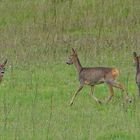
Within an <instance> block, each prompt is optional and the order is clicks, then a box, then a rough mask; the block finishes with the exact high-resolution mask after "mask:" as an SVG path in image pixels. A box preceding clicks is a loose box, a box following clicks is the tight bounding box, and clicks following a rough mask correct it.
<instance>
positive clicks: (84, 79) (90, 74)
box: [66, 49, 131, 105]
mask: <svg viewBox="0 0 140 140" xmlns="http://www.w3.org/2000/svg"><path fill="white" fill-rule="evenodd" d="M66 63H67V64H69V65H70V64H74V65H75V67H76V69H77V71H78V76H79V82H80V86H79V88H78V90H77V91H76V93H75V94H74V95H73V97H72V100H71V102H70V105H72V104H73V102H74V100H75V97H76V96H77V94H78V93H79V92H80V90H82V88H83V87H84V85H90V86H91V92H90V95H91V97H92V98H93V99H95V100H96V101H97V102H98V103H101V101H100V100H98V99H97V98H96V97H95V96H94V95H93V89H94V87H95V85H98V84H102V83H106V84H107V85H108V87H109V90H110V95H109V97H108V100H107V102H109V101H110V100H111V99H112V97H113V96H114V91H113V87H116V88H119V89H121V90H122V91H124V92H125V97H126V99H127V100H129V97H128V93H127V91H126V89H125V88H124V86H123V85H122V84H120V83H117V82H116V78H117V77H118V76H119V71H118V69H116V68H110V67H82V65H81V63H80V61H79V58H78V55H77V52H76V51H75V50H74V49H72V54H71V56H70V58H69V59H68V61H67V62H66ZM129 101H131V100H129Z"/></svg>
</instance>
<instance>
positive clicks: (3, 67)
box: [0, 59, 7, 82]
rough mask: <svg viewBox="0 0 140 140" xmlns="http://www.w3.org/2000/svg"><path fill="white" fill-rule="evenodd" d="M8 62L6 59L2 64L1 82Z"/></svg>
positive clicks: (0, 67) (0, 65) (0, 69)
mask: <svg viewBox="0 0 140 140" xmlns="http://www.w3.org/2000/svg"><path fill="white" fill-rule="evenodd" d="M6 63H7V59H6V60H5V61H4V63H3V64H0V82H1V81H2V78H3V75H4V72H5V65H6Z"/></svg>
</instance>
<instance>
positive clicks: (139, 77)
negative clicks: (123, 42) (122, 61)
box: [133, 52, 140, 97]
mask: <svg viewBox="0 0 140 140" xmlns="http://www.w3.org/2000/svg"><path fill="white" fill-rule="evenodd" d="M133 57H134V61H135V65H136V77H135V79H136V84H137V86H138V90H139V97H140V66H139V62H140V59H139V58H140V57H139V56H137V53H136V52H133Z"/></svg>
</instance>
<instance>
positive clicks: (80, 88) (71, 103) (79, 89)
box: [69, 85, 83, 106]
mask: <svg viewBox="0 0 140 140" xmlns="http://www.w3.org/2000/svg"><path fill="white" fill-rule="evenodd" d="M82 88H83V85H80V87H79V88H78V90H77V91H76V92H75V94H74V95H73V97H72V99H71V101H70V104H69V105H70V106H71V105H73V102H74V99H75V97H76V96H77V94H78V92H80V91H81V90H82Z"/></svg>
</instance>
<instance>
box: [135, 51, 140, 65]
mask: <svg viewBox="0 0 140 140" xmlns="http://www.w3.org/2000/svg"><path fill="white" fill-rule="evenodd" d="M137 61H139V62H140V56H138V55H137V53H136V52H133V64H134V66H136V63H137Z"/></svg>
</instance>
